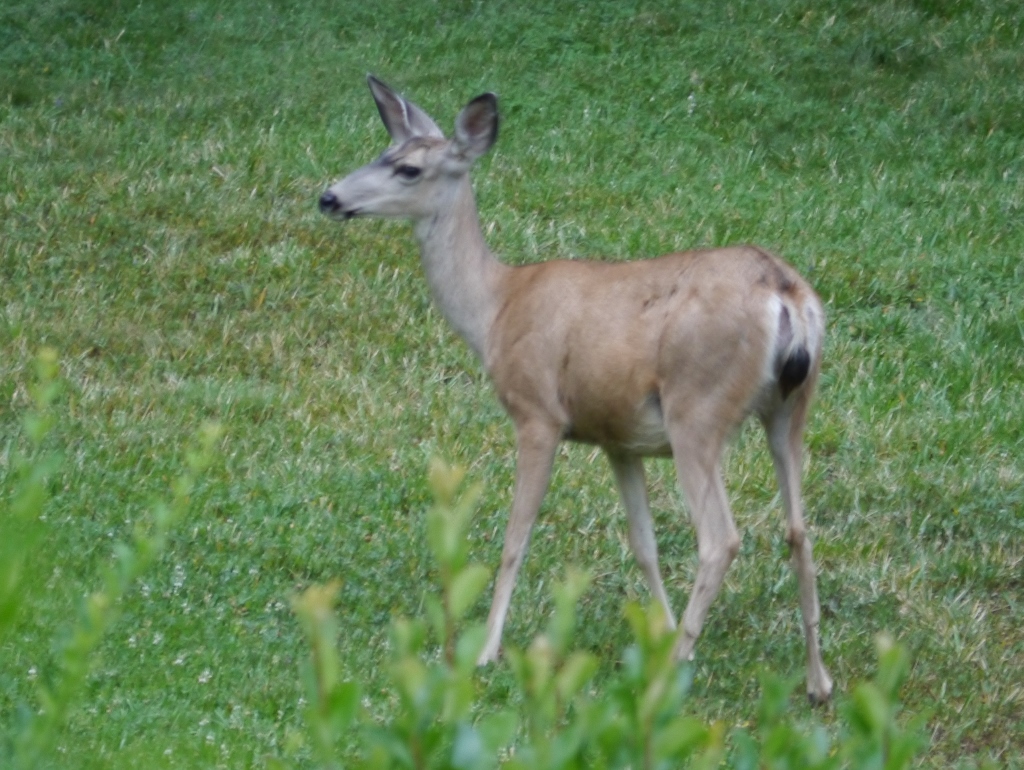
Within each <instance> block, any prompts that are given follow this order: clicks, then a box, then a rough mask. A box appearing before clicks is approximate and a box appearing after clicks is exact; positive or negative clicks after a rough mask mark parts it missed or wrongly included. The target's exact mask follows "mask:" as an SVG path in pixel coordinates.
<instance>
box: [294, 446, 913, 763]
mask: <svg viewBox="0 0 1024 770" xmlns="http://www.w3.org/2000/svg"><path fill="white" fill-rule="evenodd" d="M463 476H464V474H463V472H462V471H461V470H459V469H453V468H449V467H447V466H445V465H444V464H443V463H440V462H437V461H435V462H434V463H433V464H432V465H431V469H430V474H429V480H430V487H431V489H432V491H433V494H434V499H435V503H434V505H433V507H432V508H431V509H430V511H429V512H428V514H427V520H426V527H427V542H428V546H429V548H430V552H431V556H432V558H433V560H434V562H435V565H436V567H437V575H438V578H439V583H440V596H438V597H428V601H427V603H426V607H427V612H426V614H427V620H426V621H424V620H398V621H396V622H395V624H394V627H393V630H392V641H393V659H392V664H391V678H392V684H393V687H394V689H395V692H396V693H397V695H398V701H399V705H398V709H397V711H396V713H395V714H394V715H393V716H392V717H391V718H389V719H387V720H385V721H383V722H380V723H377V722H372V721H370V720H368V719H367V718H366V716H365V714H364V713H363V711H362V708H361V706H360V687H359V685H358V683H356V682H352V681H342V680H341V679H340V678H339V671H340V670H341V664H340V662H339V661H338V658H337V648H336V634H337V622H336V620H335V618H334V613H333V602H334V599H335V596H336V594H337V591H338V585H337V584H331V585H328V586H324V587H321V586H313V587H311V588H309V589H307V590H306V592H305V593H303V594H301V595H300V596H298V597H296V598H295V599H294V601H293V607H294V608H295V611H296V613H297V615H298V617H299V621H300V623H301V625H302V627H303V629H304V631H305V633H306V635H307V637H308V639H309V643H310V650H311V653H310V659H309V660H308V661H307V663H306V665H305V667H304V669H303V674H304V680H305V682H306V692H307V697H308V698H309V701H310V704H309V706H308V708H307V710H306V718H307V725H308V731H309V735H310V737H311V740H312V743H313V746H314V749H315V751H316V754H317V759H318V761H319V762H320V764H321V765H322V766H323V767H331V768H333V767H341V766H345V767H355V768H375V769H384V768H409V769H411V770H427V769H428V768H431V769H434V768H437V769H438V770H440V769H442V768H443V769H444V770H491V768H499V767H500V768H504V770H527V769H529V770H563V769H568V768H584V767H585V768H608V769H613V768H614V769H621V770H625V769H626V768H631V769H639V768H642V769H643V770H662V769H667V768H692V769H693V770H698V769H703V768H708V769H710V768H718V767H722V766H727V767H730V768H735V769H736V770H755V768H771V769H774V768H778V769H779V770H783V768H801V769H806V770H811V769H814V768H820V769H822V770H825V769H826V768H828V769H831V768H848V769H849V770H875V769H876V768H877V769H879V770H901V769H902V768H906V767H909V766H910V763H911V761H912V760H913V758H914V757H915V756H916V755H917V753H918V752H919V751H920V750H921V749H922V748H923V746H924V745H925V739H924V737H923V729H922V728H923V719H922V718H916V719H911V720H910V721H909V723H907V724H906V725H903V724H901V722H900V720H899V718H898V717H899V712H900V707H899V689H900V686H901V685H902V683H903V682H904V680H905V678H906V675H907V673H908V670H909V661H908V656H907V654H906V652H905V650H903V648H902V647H900V646H898V645H896V644H893V643H892V642H891V640H888V639H884V638H883V639H880V640H879V645H878V656H879V668H878V673H877V674H876V676H875V678H874V679H872V680H871V681H869V682H865V683H863V684H860V685H858V686H857V687H856V688H854V690H853V692H852V696H851V697H850V698H849V699H847V700H846V701H844V702H843V703H842V704H841V706H840V709H839V714H840V718H841V722H840V727H839V730H838V737H837V738H836V739H835V740H832V739H831V738H830V736H829V734H828V732H827V731H826V730H825V729H824V728H823V727H821V726H817V725H812V726H811V727H806V726H802V725H801V724H800V723H799V722H798V721H797V720H796V719H795V718H794V717H793V715H791V714H790V713H789V711H788V709H789V704H790V703H791V701H792V700H793V693H794V690H795V688H796V686H797V684H798V682H797V680H795V679H782V678H778V677H775V676H771V675H765V676H764V677H763V678H762V681H761V690H762V694H761V700H760V703H759V705H758V711H757V714H758V717H757V727H756V729H755V730H753V731H749V730H745V729H734V730H732V731H727V729H726V726H725V725H724V724H722V723H715V724H712V725H707V724H705V723H703V722H702V721H701V720H699V719H697V718H696V717H694V716H692V715H689V714H687V713H686V712H685V705H686V704H685V701H686V696H687V693H688V691H689V686H690V682H691V678H692V667H691V666H690V665H689V664H685V665H680V664H678V663H677V662H676V661H675V660H674V658H673V654H672V653H673V648H674V642H675V638H674V633H673V632H672V631H671V629H669V627H668V624H667V623H666V622H665V617H664V615H663V613H662V611H661V609H660V607H658V606H656V605H653V606H651V607H650V608H649V609H644V608H642V607H640V606H639V605H636V604H630V605H628V606H627V607H626V619H627V621H628V622H629V625H630V628H631V629H632V633H633V639H634V641H633V643H632V644H631V645H630V646H629V647H628V648H627V650H626V651H625V654H624V656H623V660H622V666H621V668H620V669H619V671H618V672H617V673H616V674H615V675H614V676H612V677H611V678H610V679H609V680H608V681H607V682H605V683H603V684H602V686H601V689H600V690H597V689H596V688H595V686H594V681H593V680H594V676H595V674H596V672H597V668H598V665H597V660H596V659H595V657H594V656H593V655H591V654H590V653H588V652H585V651H580V650H574V649H573V648H572V641H573V636H574V630H575V624H576V604H577V602H578V601H579V598H580V597H581V596H582V595H583V593H584V592H585V591H586V590H587V587H588V586H589V583H590V578H589V576H588V575H586V574H585V573H582V572H579V571H577V570H569V572H568V573H567V576H566V579H565V581H564V582H563V583H562V584H560V585H559V586H558V587H556V589H555V609H554V614H553V615H552V618H551V621H550V622H549V624H548V627H547V629H546V630H545V632H544V633H542V634H540V635H539V636H537V637H536V638H535V639H534V640H533V642H532V643H531V644H530V645H529V647H527V648H526V649H525V650H518V649H515V648H510V649H508V650H507V651H506V657H507V659H508V663H509V666H510V667H511V669H512V672H513V674H514V676H515V680H516V683H517V686H518V690H519V697H518V698H516V699H515V701H516V702H517V703H519V704H520V705H519V706H518V707H517V708H513V707H508V708H506V709H503V710H500V711H497V712H495V713H488V714H483V713H481V711H482V707H481V706H480V704H479V701H478V698H477V685H476V681H475V675H476V670H475V660H476V656H477V654H478V652H479V650H480V649H482V645H483V641H484V631H485V629H484V628H483V626H481V625H476V624H470V625H468V626H466V627H465V628H462V627H461V621H462V619H463V617H464V615H465V613H466V612H467V611H468V609H469V608H470V607H471V606H472V605H473V604H474V602H475V601H476V600H477V599H478V598H479V596H480V594H481V593H482V592H483V590H484V588H485V586H486V583H487V576H488V573H487V570H485V569H484V568H482V567H480V566H477V565H473V564H471V563H470V562H469V557H468V552H469V544H468V539H467V532H468V527H469V520H470V516H471V513H472V508H473V505H474V504H475V502H476V500H477V499H478V496H479V491H480V490H479V487H471V488H470V489H469V490H468V491H466V492H464V493H462V494H459V489H460V488H461V485H462V483H463V480H464V479H463ZM431 635H432V638H433V640H434V641H436V643H437V645H438V648H439V651H440V654H439V655H432V654H431V653H430V651H429V650H428V648H427V643H428V640H429V639H430V638H431Z"/></svg>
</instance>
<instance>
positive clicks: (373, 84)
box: [366, 75, 444, 144]
mask: <svg viewBox="0 0 1024 770" xmlns="http://www.w3.org/2000/svg"><path fill="white" fill-rule="evenodd" d="M366 82H367V83H368V84H369V86H370V93H372V94H373V100H374V101H375V102H376V103H377V111H378V112H380V119H381V120H382V121H384V127H385V128H386V129H387V130H388V133H389V134H391V138H392V139H393V140H394V141H395V143H396V144H401V143H402V142H404V141H406V140H408V139H412V138H413V137H414V136H432V137H434V138H436V139H444V132H442V131H441V129H440V128H438V127H437V123H435V122H434V121H433V119H432V118H431V117H430V116H429V115H428V114H427V113H425V112H424V111H423V110H422V109H420V108H419V107H417V106H416V105H415V104H413V103H412V102H410V101H408V100H407V99H403V98H402V97H401V96H399V95H398V94H396V93H395V92H394V91H393V90H392V89H391V88H390V87H389V86H388V85H387V84H386V83H385V82H384V81H382V80H379V79H377V78H375V77H374V76H373V75H367V76H366Z"/></svg>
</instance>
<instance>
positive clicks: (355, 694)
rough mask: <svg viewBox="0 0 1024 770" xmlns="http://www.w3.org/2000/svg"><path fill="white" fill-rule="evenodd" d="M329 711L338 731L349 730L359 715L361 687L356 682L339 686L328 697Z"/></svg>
mask: <svg viewBox="0 0 1024 770" xmlns="http://www.w3.org/2000/svg"><path fill="white" fill-rule="evenodd" d="M327 709H328V713H329V714H330V718H331V721H332V722H333V723H334V727H335V729H336V730H337V731H339V732H340V731H342V730H346V729H348V727H349V725H351V724H352V721H353V720H354V719H355V718H356V714H358V713H359V685H358V684H357V683H356V682H342V683H341V684H339V685H338V686H337V687H335V688H334V689H333V690H332V691H331V693H330V695H329V696H328V699H327Z"/></svg>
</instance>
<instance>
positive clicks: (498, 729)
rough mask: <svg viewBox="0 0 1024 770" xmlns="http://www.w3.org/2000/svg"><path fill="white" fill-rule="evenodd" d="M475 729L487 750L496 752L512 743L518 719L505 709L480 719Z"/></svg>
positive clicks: (509, 710)
mask: <svg viewBox="0 0 1024 770" xmlns="http://www.w3.org/2000/svg"><path fill="white" fill-rule="evenodd" d="M476 728H477V731H478V732H479V733H480V737H481V739H483V742H484V745H485V746H486V747H487V748H488V750H489V751H491V752H497V751H499V750H500V749H503V748H505V747H506V746H508V745H509V744H510V743H512V740H513V739H514V738H515V737H516V730H518V729H519V717H518V716H516V713H515V712H514V711H512V710H511V709H506V710H505V711H499V712H497V713H495V714H488V715H487V716H485V717H483V718H481V719H480V721H479V722H478V723H477V726H476Z"/></svg>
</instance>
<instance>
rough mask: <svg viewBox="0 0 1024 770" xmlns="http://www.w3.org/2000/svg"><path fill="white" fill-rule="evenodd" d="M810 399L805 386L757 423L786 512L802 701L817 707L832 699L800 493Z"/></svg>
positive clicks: (811, 559) (809, 393) (815, 584)
mask: <svg viewBox="0 0 1024 770" xmlns="http://www.w3.org/2000/svg"><path fill="white" fill-rule="evenodd" d="M810 396H811V390H810V388H809V387H804V388H801V389H799V390H797V391H796V392H794V393H793V394H792V395H791V396H790V397H789V398H788V399H787V400H786V401H784V402H782V403H781V404H780V405H779V407H778V408H777V409H776V410H775V411H774V412H772V413H771V414H769V415H767V416H765V417H764V418H763V421H764V426H765V432H766V433H767V434H768V446H769V447H770V448H771V453H772V460H773V461H774V463H775V474H776V476H777V477H778V480H779V494H780V496H781V497H782V506H783V508H784V509H785V511H786V542H788V543H789V552H790V559H791V561H792V565H793V571H794V572H795V573H796V579H797V584H798V586H799V590H800V614H801V616H802V618H803V626H804V637H805V640H806V643H807V697H808V698H810V700H811V701H812V702H814V703H823V702H825V701H827V700H828V699H829V697H830V696H831V695H832V678H831V677H830V676H829V674H828V671H827V670H826V669H825V664H824V662H823V661H822V659H821V646H820V644H819V641H818V623H819V621H820V619H821V609H820V606H819V604H818V589H817V581H816V578H815V569H814V561H813V558H812V556H811V540H810V538H809V537H808V535H807V528H806V525H805V524H804V515H803V505H802V501H801V495H800V477H801V458H802V449H803V431H804V423H805V421H806V418H807V408H808V405H809V403H810Z"/></svg>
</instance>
